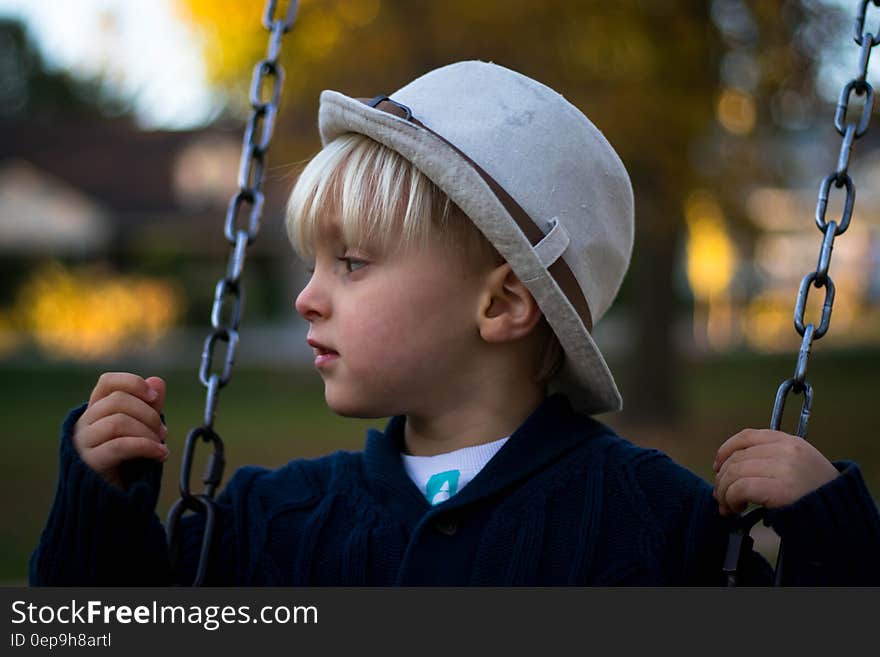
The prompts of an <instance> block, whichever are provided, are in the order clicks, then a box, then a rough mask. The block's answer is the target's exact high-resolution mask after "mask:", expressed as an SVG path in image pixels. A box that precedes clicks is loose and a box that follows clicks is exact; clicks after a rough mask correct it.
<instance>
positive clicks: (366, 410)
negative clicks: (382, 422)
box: [324, 386, 393, 419]
mask: <svg viewBox="0 0 880 657" xmlns="http://www.w3.org/2000/svg"><path fill="white" fill-rule="evenodd" d="M324 401H326V402H327V407H328V408H329V409H330V410H331V411H333V412H334V413H336V414H337V415H341V416H342V417H355V418H363V419H369V418H380V417H390V416H391V415H393V413H389V412H388V409H384V408H380V405H379V404H376V403H370V402H368V401H367V400H363V399H360V400H359V399H354V398H351V397H347V396H344V395H339V394H334V393H333V392H331V391H330V390H329V389H328V387H327V386H325V387H324Z"/></svg>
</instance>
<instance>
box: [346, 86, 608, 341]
mask: <svg viewBox="0 0 880 657" xmlns="http://www.w3.org/2000/svg"><path fill="white" fill-rule="evenodd" d="M357 100H359V101H360V102H362V103H364V104H365V105H369V106H370V107H374V108H376V109H378V110H381V111H383V112H386V113H388V114H392V115H394V116H396V117H398V118H401V119H404V120H405V121H409V122H410V123H412V124H414V125H417V126H419V127H420V128H422V129H424V130H427V131H428V132H430V133H431V134H432V135H434V136H435V137H437V139H439V140H440V141H442V142H443V143H445V144H446V145H448V146H449V147H450V148H452V149H453V150H454V151H455V152H456V153H458V154H459V155H460V156H461V158H462V159H463V160H464V161H465V162H467V163H468V164H469V165H470V166H471V167H473V169H474V171H476V172H477V173H478V174H479V175H480V177H481V178H482V179H483V180H484V181H485V182H486V184H487V185H488V186H489V189H491V190H492V193H493V194H495V197H496V198H497V199H498V201H499V203H501V205H503V206H504V209H505V210H507V212H508V213H509V214H510V216H511V217H513V219H514V221H516V224H517V225H518V226H519V228H520V230H522V232H523V234H524V235H525V236H526V237H527V238H528V240H529V242H530V243H531V244H532V246H533V247H534V246H536V245H537V244H538V243H540V242H541V240H542V239H544V232H543V231H542V230H541V229H540V228H539V226H538V224H537V223H536V222H535V221H534V220H533V219H532V218H531V217H530V216H529V214H528V213H527V212H526V211H525V210H524V209H523V208H522V206H520V204H519V203H517V202H516V201H515V200H514V198H513V197H512V196H511V195H510V194H508V193H507V190H506V189H504V188H503V187H502V186H501V185H500V184H498V181H496V180H495V179H494V178H493V177H492V176H490V175H489V174H488V173H486V171H485V170H483V168H482V167H481V166H480V165H479V164H477V163H476V162H474V161H473V160H472V159H471V158H469V157H468V156H467V155H466V154H465V153H464V152H462V151H461V150H460V149H459V148H458V147H457V146H456V145H455V144H453V143H452V142H450V141H449V140H448V139H446V138H445V137H443V136H442V135H439V134H437V133H436V132H434V131H433V130H431V128H429V127H428V126H426V125H425V124H424V123H422V122H421V121H419V120H418V119H415V118H413V115H412V111H410V109H409V108H408V107H407V106H406V105H401V104H400V103H397V102H395V101H393V100H391V99H390V98H388V97H387V96H376V97H375V98H358V99H357ZM547 271H548V273H549V274H550V275H551V276H552V277H553V279H554V280H555V281H556V284H557V285H558V286H559V289H560V290H562V293H563V294H564V295H565V296H566V298H567V299H568V300H569V302H570V303H571V305H572V306H573V307H574V309H575V311H576V312H577V314H578V316H579V317H580V318H581V321H582V322H583V323H584V326H585V327H586V329H587V331H592V330H593V317H592V314H591V313H590V307H589V305H588V304H587V300H586V298H585V297H584V293H583V291H582V290H581V287H580V285H579V284H578V282H577V279H576V278H575V276H574V274H573V273H572V271H571V269H570V268H569V266H568V264H566V262H565V260H563V259H562V258H557V259H556V261H555V262H553V264H551V265H550V266H549V267H547Z"/></svg>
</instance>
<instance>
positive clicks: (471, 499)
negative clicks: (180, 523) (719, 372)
mask: <svg viewBox="0 0 880 657" xmlns="http://www.w3.org/2000/svg"><path fill="white" fill-rule="evenodd" d="M84 410H85V406H82V407H80V408H78V409H76V410H74V411H72V412H71V414H70V415H69V416H68V418H67V420H66V421H65V423H64V427H63V431H62V439H61V450H60V451H61V463H60V475H59V481H58V489H57V491H56V496H55V501H54V503H53V506H52V509H51V512H50V515H49V518H48V521H47V524H46V527H45V529H44V531H43V533H42V536H41V539H40V543H39V545H38V546H37V549H36V550H35V552H34V554H33V555H32V557H31V563H30V581H31V584H33V585H55V586H61V585H149V586H156V585H166V584H172V583H175V582H179V583H184V584H188V583H190V582H191V581H192V579H193V575H194V572H195V566H196V561H197V554H198V548H199V542H200V539H201V525H202V520H201V516H198V515H194V516H188V517H187V518H186V519H185V520H186V523H185V525H184V530H183V540H182V555H183V556H182V559H181V565H180V567H179V568H177V569H175V570H174V571H172V569H171V567H170V565H169V562H168V557H167V555H166V545H165V536H164V531H163V528H162V525H161V522H160V520H159V518H158V517H157V516H156V514H155V507H156V501H157V497H158V489H159V479H160V477H161V466H158V465H156V466H155V467H151V468H149V469H148V470H147V471H146V473H145V474H144V475H143V476H142V477H140V478H139V479H137V480H136V481H134V482H133V483H132V484H131V485H130V486H129V487H128V489H127V490H126V491H125V492H123V491H122V490H120V489H117V488H115V487H113V486H111V485H109V484H107V483H106V482H105V481H104V480H103V479H102V478H101V477H99V476H98V475H97V474H95V473H94V472H93V471H92V470H91V469H90V468H89V467H88V466H87V465H85V463H83V461H82V460H81V459H80V458H79V456H78V454H77V453H76V450H75V449H74V447H73V445H72V442H71V433H72V429H73V425H74V423H75V422H76V420H77V419H78V418H79V416H80V415H81V414H82V413H83V412H84ZM404 423H405V418H403V417H396V418H393V419H391V420H390V422H389V423H388V426H387V428H386V431H385V432H384V433H383V432H379V431H374V430H371V431H370V432H369V433H368V435H367V442H366V447H365V449H364V451H363V452H336V453H334V454H330V455H328V456H324V457H321V458H318V459H314V460H295V461H291V462H290V463H288V464H287V465H286V466H284V467H281V468H279V469H277V470H268V469H265V468H258V467H250V466H249V467H244V468H240V469H239V470H238V471H236V473H235V474H234V476H233V477H232V479H231V480H230V481H229V483H228V484H227V485H226V487H225V489H224V490H223V492H222V494H221V495H220V496H219V497H218V500H217V501H218V505H219V511H220V513H219V518H218V521H219V528H218V537H217V539H218V540H216V542H215V548H214V551H213V552H212V555H211V562H210V566H209V569H208V575H207V578H206V583H209V584H215V585H252V586H264V585H284V586H304V585H348V586H358V585H381V586H390V585H404V586H411V585H450V586H457V585H493V586H495V585H529V586H544V585H631V584H638V585H692V584H708V585H722V584H723V583H724V581H723V578H722V576H721V565H722V560H723V556H724V551H725V547H726V543H727V535H728V531H729V529H730V527H729V520H728V519H725V518H723V517H721V516H720V515H719V514H718V507H717V504H716V503H715V501H714V500H713V498H712V488H711V487H710V486H709V485H708V484H707V483H706V482H705V481H703V480H702V479H700V478H699V477H697V476H696V475H694V474H693V473H691V472H689V471H688V470H686V469H684V468H682V467H681V466H679V465H677V464H675V463H674V462H673V461H672V460H670V459H669V458H668V457H667V456H666V455H664V454H663V453H661V452H658V451H656V450H650V449H643V448H640V447H637V446H635V445H633V444H631V443H629V442H627V441H625V440H624V439H622V438H620V437H619V436H617V435H616V434H615V433H614V432H613V431H612V430H611V429H610V428H608V427H607V426H605V425H603V424H601V423H600V422H597V421H596V420H594V419H591V418H589V417H584V416H582V415H579V414H577V413H575V412H574V411H573V410H572V408H571V406H570V405H569V403H568V401H567V400H566V399H565V398H564V397H559V396H553V397H549V398H547V399H546V400H545V401H544V403H543V404H542V405H541V406H540V407H539V408H538V409H537V410H536V411H535V412H534V413H533V414H532V415H531V416H530V417H529V418H528V419H527V420H526V422H525V423H524V424H523V425H522V426H521V427H520V428H519V429H518V430H517V431H516V432H514V434H513V435H512V436H511V438H510V440H508V441H507V443H506V444H505V445H504V446H503V447H502V449H501V450H500V451H499V452H498V453H497V454H496V455H495V457H494V458H492V459H491V460H490V461H489V463H488V464H486V466H485V467H484V469H483V470H482V471H480V473H479V474H478V475H477V476H476V477H475V478H474V479H473V481H471V482H470V483H469V484H468V485H467V486H465V487H464V488H463V489H462V490H461V491H460V492H459V493H458V494H456V495H454V496H453V497H451V498H450V499H448V500H447V501H445V502H443V503H441V504H439V505H437V506H434V507H431V506H430V505H429V504H428V502H427V501H426V500H425V498H424V496H423V495H422V494H421V493H420V492H419V490H418V489H417V488H416V486H415V485H414V484H413V483H412V481H411V480H410V479H409V477H408V476H407V474H406V472H405V470H404V467H403V464H402V460H401V458H400V453H401V448H402V445H403V428H404ZM837 467H838V469H839V470H840V471H841V475H840V476H838V477H837V478H836V479H834V480H833V481H831V482H829V483H828V484H825V485H824V486H822V487H821V488H819V489H818V490H816V491H814V492H812V493H810V494H808V495H806V496H805V497H803V498H801V499H800V500H798V501H797V502H796V503H795V504H792V505H790V506H788V507H785V508H782V509H777V510H774V511H772V512H770V513H769V515H768V522H770V523H771V524H772V525H773V527H774V529H775V530H776V531H777V532H778V533H779V534H780V535H781V536H782V537H783V539H784V541H785V549H786V556H785V569H784V572H785V582H784V583H788V584H810V585H825V584H835V585H860V584H872V585H877V584H880V559H878V558H877V557H878V555H880V514H878V511H877V507H876V505H875V504H874V502H873V500H872V499H871V496H870V493H869V492H868V490H867V488H866V486H865V484H864V481H863V480H862V477H861V474H860V472H859V468H858V466H856V465H855V464H852V463H839V464H837ZM771 576H772V574H771V569H770V567H769V565H768V564H767V562H766V561H765V560H764V559H763V558H762V557H760V556H759V555H757V554H755V553H752V554H751V555H750V558H749V560H748V568H747V572H746V573H745V574H744V576H743V583H757V584H769V583H770V581H771Z"/></svg>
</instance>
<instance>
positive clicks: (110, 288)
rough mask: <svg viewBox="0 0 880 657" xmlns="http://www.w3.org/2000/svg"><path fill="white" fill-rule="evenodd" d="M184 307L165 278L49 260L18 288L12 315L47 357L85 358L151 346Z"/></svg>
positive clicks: (179, 295) (180, 295)
mask: <svg viewBox="0 0 880 657" xmlns="http://www.w3.org/2000/svg"><path fill="white" fill-rule="evenodd" d="M182 308H183V294H182V293H181V292H180V291H179V289H178V288H177V287H176V286H175V285H173V284H171V283H169V282H167V281H164V280H158V279H152V278H147V277H144V276H124V275H119V274H108V273H106V272H101V271H99V270H98V269H96V268H89V267H82V268H76V269H68V268H66V267H64V266H63V265H61V264H59V263H55V262H53V263H49V264H47V265H44V266H43V267H41V268H40V269H38V270H36V271H35V273H34V275H33V276H32V277H31V278H30V279H29V280H28V281H26V282H25V284H24V285H23V286H22V287H21V289H20V290H19V294H18V299H17V301H16V304H15V306H14V307H13V309H12V312H11V315H12V316H13V317H14V319H15V324H17V325H18V326H19V327H20V328H21V329H23V330H24V331H25V332H26V333H28V334H29V335H30V336H31V337H32V338H33V339H34V341H35V342H36V343H37V344H38V345H39V347H40V348H41V350H42V351H44V352H45V353H46V355H48V356H49V357H53V358H69V359H73V360H89V359H94V358H101V357H105V356H110V355H113V354H115V353H117V352H119V351H121V350H122V349H123V348H125V347H130V346H132V344H135V343H138V342H140V343H143V344H145V345H147V346H149V345H151V344H154V343H155V342H156V341H157V340H158V339H159V338H160V337H162V335H163V334H164V333H165V332H166V331H167V330H168V329H169V328H170V327H171V326H172V325H173V324H174V323H175V322H176V321H177V319H178V317H179V316H180V314H181V311H182Z"/></svg>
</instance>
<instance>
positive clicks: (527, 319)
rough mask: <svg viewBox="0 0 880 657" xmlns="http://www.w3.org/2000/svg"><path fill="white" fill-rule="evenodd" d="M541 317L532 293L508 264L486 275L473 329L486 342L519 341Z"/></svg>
mask: <svg viewBox="0 0 880 657" xmlns="http://www.w3.org/2000/svg"><path fill="white" fill-rule="evenodd" d="M541 317H542V313H541V309H540V308H539V307H538V304H537V303H536V302H535V299H534V297H532V293H531V292H529V290H528V288H527V287H526V286H525V285H524V284H523V282H522V281H520V280H519V277H518V276H517V275H516V274H514V273H513V270H512V269H511V267H510V264H508V263H506V262H505V263H503V264H501V265H499V266H498V267H496V268H495V269H493V270H492V271H491V272H489V274H488V276H487V277H486V279H485V283H484V287H483V291H482V293H481V294H480V299H479V307H478V308H477V327H478V329H479V331H480V336H481V337H482V338H483V339H484V340H485V341H486V342H508V341H511V340H517V339H519V338H523V337H525V336H526V335H528V334H529V333H530V332H531V330H532V329H533V328H534V327H535V325H536V324H537V323H538V322H539V321H540V320H541Z"/></svg>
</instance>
